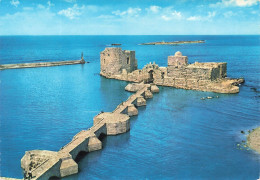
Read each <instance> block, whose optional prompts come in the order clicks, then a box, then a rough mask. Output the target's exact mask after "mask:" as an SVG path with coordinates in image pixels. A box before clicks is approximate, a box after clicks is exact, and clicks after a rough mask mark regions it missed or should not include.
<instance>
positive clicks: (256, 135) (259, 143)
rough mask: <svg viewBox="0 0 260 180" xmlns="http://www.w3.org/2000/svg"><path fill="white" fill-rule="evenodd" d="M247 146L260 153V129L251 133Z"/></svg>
mask: <svg viewBox="0 0 260 180" xmlns="http://www.w3.org/2000/svg"><path fill="white" fill-rule="evenodd" d="M247 144H248V146H249V147H250V148H251V149H253V150H255V151H257V152H258V153H260V127H258V128H256V129H254V130H253V131H252V132H251V133H249V135H248V136H247Z"/></svg>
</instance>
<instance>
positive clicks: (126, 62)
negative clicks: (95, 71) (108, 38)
mask: <svg viewBox="0 0 260 180" xmlns="http://www.w3.org/2000/svg"><path fill="white" fill-rule="evenodd" d="M100 65H101V71H100V73H101V75H106V76H110V75H117V74H121V73H130V72H132V71H134V70H136V69H137V60H136V59H135V51H128V50H122V49H121V48H120V47H112V48H106V49H105V50H104V51H102V52H101V53H100Z"/></svg>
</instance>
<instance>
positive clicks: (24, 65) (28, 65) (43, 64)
mask: <svg viewBox="0 0 260 180" xmlns="http://www.w3.org/2000/svg"><path fill="white" fill-rule="evenodd" d="M73 64H85V60H84V59H81V60H70V61H56V62H38V63H22V64H2V65H0V70H5V69H20V68H36V67H49V66H63V65H73Z"/></svg>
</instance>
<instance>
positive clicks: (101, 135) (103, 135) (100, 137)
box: [98, 133, 107, 141]
mask: <svg viewBox="0 0 260 180" xmlns="http://www.w3.org/2000/svg"><path fill="white" fill-rule="evenodd" d="M106 136H107V135H106V134H104V133H101V134H100V135H99V136H98V139H99V140H100V141H102V140H103V139H104V138H105V137H106Z"/></svg>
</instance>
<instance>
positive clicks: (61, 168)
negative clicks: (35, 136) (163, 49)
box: [21, 83, 159, 180]
mask: <svg viewBox="0 0 260 180" xmlns="http://www.w3.org/2000/svg"><path fill="white" fill-rule="evenodd" d="M133 86H136V87H135V90H131V92H135V94H133V95H131V96H130V97H129V98H128V99H127V100H126V101H124V102H122V103H121V104H119V105H118V106H117V107H116V109H115V110H114V111H113V112H101V113H99V114H98V115H96V116H95V117H94V119H93V120H94V122H93V126H92V127H91V128H89V129H87V130H82V131H80V132H79V133H78V134H76V135H75V136H74V137H73V139H72V140H71V141H70V142H69V143H68V144H66V145H65V146H63V147H62V148H61V149H60V150H59V151H58V152H54V151H46V150H32V151H26V153H25V155H24V156H23V158H22V159H21V167H22V168H23V169H24V170H25V171H26V172H28V171H29V169H31V172H32V176H33V179H39V180H48V179H49V178H52V177H58V178H62V177H65V176H69V175H72V174H75V173H78V171H79V169H78V164H77V163H76V161H75V160H76V159H77V157H78V155H79V154H80V153H81V152H92V151H97V150H100V149H102V142H101V140H100V137H103V136H104V135H118V134H122V133H125V132H127V131H129V130H130V117H131V116H135V115H138V109H137V107H138V106H145V105H146V99H148V98H152V97H153V94H152V91H153V92H159V88H158V87H157V86H156V85H153V84H152V85H151V84H144V83H140V84H134V85H132V87H133Z"/></svg>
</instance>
